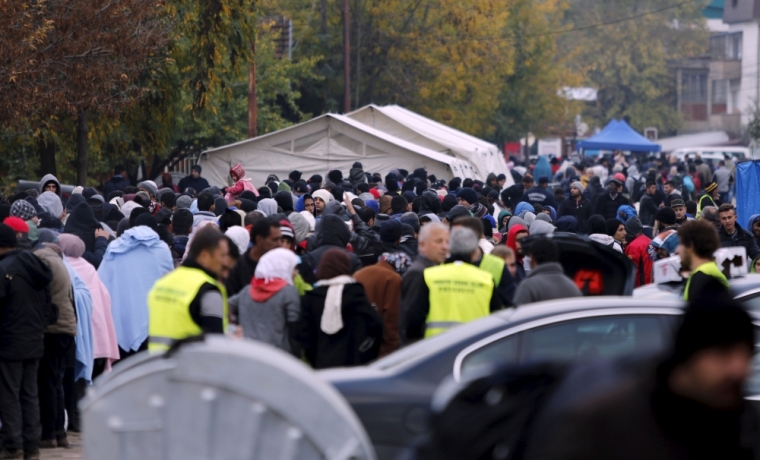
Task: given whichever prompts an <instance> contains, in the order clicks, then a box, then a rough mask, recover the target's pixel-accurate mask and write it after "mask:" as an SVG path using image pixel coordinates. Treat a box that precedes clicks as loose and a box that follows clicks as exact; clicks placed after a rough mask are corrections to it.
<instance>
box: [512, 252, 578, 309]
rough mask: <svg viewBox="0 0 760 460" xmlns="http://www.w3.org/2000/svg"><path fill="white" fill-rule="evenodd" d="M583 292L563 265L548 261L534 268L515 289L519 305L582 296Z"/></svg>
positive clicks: (515, 299) (516, 303)
mask: <svg viewBox="0 0 760 460" xmlns="http://www.w3.org/2000/svg"><path fill="white" fill-rule="evenodd" d="M582 295H583V294H582V293H581V291H580V290H579V289H578V287H577V286H576V285H575V283H574V282H573V280H571V279H570V278H568V277H567V275H565V272H564V270H563V269H562V265H560V264H559V263H557V262H547V263H544V264H541V265H539V266H537V267H536V268H534V269H533V270H532V271H531V272H530V274H529V275H528V277H527V278H525V279H524V280H523V281H522V282H521V283H520V285H519V286H517V291H515V298H514V303H515V305H517V306H520V305H524V304H527V303H533V302H541V301H544V300H554V299H565V298H569V297H581V296H582Z"/></svg>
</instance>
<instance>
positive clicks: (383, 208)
mask: <svg viewBox="0 0 760 460" xmlns="http://www.w3.org/2000/svg"><path fill="white" fill-rule="evenodd" d="M392 200H393V197H392V196H391V195H383V196H382V197H380V214H388V215H391V201H392Z"/></svg>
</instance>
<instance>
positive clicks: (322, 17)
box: [319, 0, 327, 35]
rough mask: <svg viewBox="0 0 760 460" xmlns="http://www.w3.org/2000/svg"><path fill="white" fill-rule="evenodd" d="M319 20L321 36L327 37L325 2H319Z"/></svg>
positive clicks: (322, 0) (323, 0) (325, 0)
mask: <svg viewBox="0 0 760 460" xmlns="http://www.w3.org/2000/svg"><path fill="white" fill-rule="evenodd" d="M319 19H320V27H319V31H320V32H321V33H322V35H327V0H320V2H319Z"/></svg>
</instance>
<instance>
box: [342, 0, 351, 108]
mask: <svg viewBox="0 0 760 460" xmlns="http://www.w3.org/2000/svg"><path fill="white" fill-rule="evenodd" d="M350 21H351V12H350V10H349V9H348V0H343V85H344V88H343V113H348V112H350V111H351V54H350V52H351V45H350V43H349V39H350V27H349V26H350Z"/></svg>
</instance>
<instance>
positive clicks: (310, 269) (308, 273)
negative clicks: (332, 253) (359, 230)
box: [300, 215, 362, 283]
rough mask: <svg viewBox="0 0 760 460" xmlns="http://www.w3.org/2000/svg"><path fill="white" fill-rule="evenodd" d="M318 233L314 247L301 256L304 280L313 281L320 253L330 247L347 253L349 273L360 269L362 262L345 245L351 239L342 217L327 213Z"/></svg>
mask: <svg viewBox="0 0 760 460" xmlns="http://www.w3.org/2000/svg"><path fill="white" fill-rule="evenodd" d="M320 222H321V223H320V227H319V233H318V234H317V238H316V241H315V244H314V249H312V250H311V252H309V253H308V254H306V255H305V256H303V257H302V258H301V266H300V273H301V276H303V279H304V281H306V282H307V283H314V282H315V281H316V278H315V272H316V270H317V266H319V261H320V260H321V259H322V255H324V253H325V252H327V251H329V250H330V249H340V250H341V251H344V252H345V253H346V254H348V256H349V258H350V259H351V273H354V272H356V271H358V270H361V268H362V263H361V261H360V260H359V257H357V256H356V254H354V253H353V252H349V251H348V249H346V246H347V245H348V243H349V242H350V241H351V230H349V229H348V226H346V223H345V222H343V219H341V218H340V217H338V216H336V215H327V216H324V217H322V219H321V221H320Z"/></svg>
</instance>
